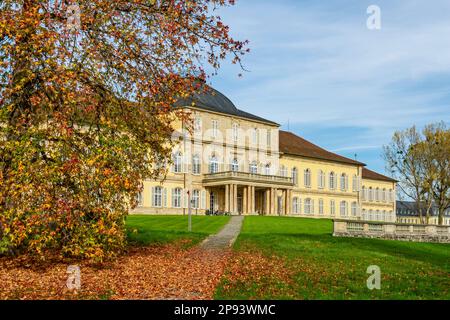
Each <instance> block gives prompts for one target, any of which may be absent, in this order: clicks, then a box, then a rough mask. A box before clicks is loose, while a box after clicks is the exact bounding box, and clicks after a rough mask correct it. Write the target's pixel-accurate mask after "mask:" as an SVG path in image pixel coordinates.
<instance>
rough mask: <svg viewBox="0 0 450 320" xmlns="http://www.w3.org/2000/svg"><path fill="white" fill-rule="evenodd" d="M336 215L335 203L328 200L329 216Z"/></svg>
mask: <svg viewBox="0 0 450 320" xmlns="http://www.w3.org/2000/svg"><path fill="white" fill-rule="evenodd" d="M335 214H336V202H335V201H334V200H330V215H332V216H334V215H335Z"/></svg>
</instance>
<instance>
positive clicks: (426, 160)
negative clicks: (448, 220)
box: [384, 123, 450, 224]
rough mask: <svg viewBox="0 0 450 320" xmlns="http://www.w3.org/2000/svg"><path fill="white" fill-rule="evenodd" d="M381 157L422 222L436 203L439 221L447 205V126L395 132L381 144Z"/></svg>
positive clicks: (449, 202)
mask: <svg viewBox="0 0 450 320" xmlns="http://www.w3.org/2000/svg"><path fill="white" fill-rule="evenodd" d="M384 158H385V160H386V166H387V169H388V170H389V171H390V172H391V173H392V175H393V176H394V177H395V178H396V179H397V180H398V181H399V189H400V191H401V193H402V194H403V195H404V196H406V197H407V198H410V199H413V200H414V202H415V208H414V209H415V210H416V211H417V212H418V213H419V218H420V221H421V223H429V217H430V213H431V210H432V208H433V206H436V207H437V209H438V213H439V219H438V223H439V224H442V223H443V218H444V213H445V211H446V210H447V209H448V208H450V130H448V129H447V128H446V126H445V124H444V123H437V124H430V125H428V126H426V127H425V128H424V129H423V130H422V131H418V130H417V129H416V127H415V126H413V127H411V128H409V129H406V130H404V131H398V132H395V134H394V136H393V138H392V141H391V143H390V144H389V145H387V146H385V147H384ZM423 212H425V214H426V216H425V219H424V217H423Z"/></svg>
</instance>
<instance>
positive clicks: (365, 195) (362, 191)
mask: <svg viewBox="0 0 450 320" xmlns="http://www.w3.org/2000/svg"><path fill="white" fill-rule="evenodd" d="M361 195H362V199H363V200H367V189H366V187H365V186H362V188H361Z"/></svg>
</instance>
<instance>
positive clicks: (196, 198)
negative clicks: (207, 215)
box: [191, 190, 200, 209]
mask: <svg viewBox="0 0 450 320" xmlns="http://www.w3.org/2000/svg"><path fill="white" fill-rule="evenodd" d="M191 203H192V208H193V209H199V208H200V191H199V190H194V191H192V199H191Z"/></svg>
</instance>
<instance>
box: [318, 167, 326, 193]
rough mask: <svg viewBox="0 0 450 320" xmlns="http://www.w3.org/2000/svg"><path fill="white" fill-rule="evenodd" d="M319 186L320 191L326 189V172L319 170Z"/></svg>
mask: <svg viewBox="0 0 450 320" xmlns="http://www.w3.org/2000/svg"><path fill="white" fill-rule="evenodd" d="M317 185H318V187H319V189H323V188H325V172H323V171H322V170H319V176H318V177H317Z"/></svg>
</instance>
